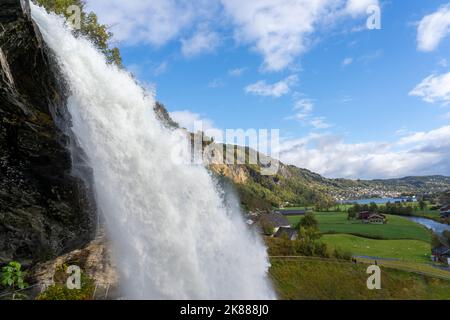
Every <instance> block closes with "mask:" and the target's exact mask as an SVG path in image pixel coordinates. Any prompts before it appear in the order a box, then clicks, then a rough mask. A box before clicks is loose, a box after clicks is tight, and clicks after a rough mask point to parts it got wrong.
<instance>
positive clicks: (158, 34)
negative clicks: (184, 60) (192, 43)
mask: <svg viewBox="0 0 450 320" xmlns="http://www.w3.org/2000/svg"><path fill="white" fill-rule="evenodd" d="M206 5H207V1H199V7H200V9H199V11H200V12H205V10H201V8H205V6H206ZM87 9H88V10H92V11H94V12H96V13H97V14H98V16H99V19H100V21H101V22H102V23H105V24H107V25H109V26H111V27H112V30H111V31H112V32H113V33H114V39H115V40H116V41H120V42H124V43H125V44H129V45H134V44H138V43H148V44H151V45H154V46H162V45H165V44H166V43H167V42H169V41H171V40H174V39H175V38H176V37H178V36H179V35H180V33H181V31H182V30H183V29H186V28H189V27H191V26H192V24H193V23H194V22H195V21H196V19H198V15H199V14H198V13H197V12H196V7H195V3H192V2H191V1H179V0H151V1H148V0H147V1H146V0H127V1H123V0H88V1H87Z"/></svg>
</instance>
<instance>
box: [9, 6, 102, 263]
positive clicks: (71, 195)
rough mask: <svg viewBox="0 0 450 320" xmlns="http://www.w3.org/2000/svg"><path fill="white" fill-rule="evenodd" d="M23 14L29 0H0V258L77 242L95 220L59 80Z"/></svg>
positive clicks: (48, 254) (41, 254) (46, 253)
mask: <svg viewBox="0 0 450 320" xmlns="http://www.w3.org/2000/svg"><path fill="white" fill-rule="evenodd" d="M29 16H30V15H29V9H28V6H27V1H20V0H0V264H2V263H5V262H8V261H11V260H18V261H20V262H22V263H23V264H25V265H29V264H32V263H35V262H37V261H44V260H47V259H51V258H53V257H55V256H57V255H60V254H63V253H66V252H69V251H71V250H73V249H77V248H80V247H82V246H83V245H85V244H86V243H88V242H89V241H90V240H91V239H92V236H93V231H94V227H95V223H94V221H95V218H94V208H93V206H92V205H91V204H92V203H93V202H92V199H90V198H89V197H88V194H90V193H89V192H88V189H87V187H85V183H84V182H83V180H81V179H80V178H77V177H75V175H74V174H73V172H74V170H73V168H72V167H73V160H72V158H71V153H70V152H69V150H68V146H69V145H70V144H73V143H71V141H72V139H71V138H70V136H68V135H66V134H63V133H62V131H61V128H62V127H63V126H67V125H68V124H69V120H68V117H67V113H66V112H65V102H66V97H65V95H64V88H63V86H62V84H61V83H62V81H60V79H61V78H60V77H59V76H58V71H57V70H56V63H54V62H53V61H52V60H51V59H52V57H51V54H50V53H49V51H48V50H47V48H46V47H45V44H44V42H43V41H42V38H41V36H40V34H39V30H38V28H37V26H36V25H35V24H34V23H33V22H32V21H31V19H30V18H29ZM56 123H58V124H59V126H57V125H56ZM82 167H83V166H82V165H81V166H78V168H82ZM77 171H78V172H80V170H77ZM84 171H85V170H84ZM84 173H86V172H84Z"/></svg>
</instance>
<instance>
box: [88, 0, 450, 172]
mask: <svg viewBox="0 0 450 320" xmlns="http://www.w3.org/2000/svg"><path fill="white" fill-rule="evenodd" d="M87 2H88V8H89V9H92V10H94V11H95V12H96V13H97V14H98V15H99V18H100V20H101V22H103V23H106V24H108V25H111V26H112V31H113V33H114V34H115V39H114V41H115V42H114V44H115V45H117V46H119V47H120V49H121V52H122V56H123V60H124V64H125V66H126V67H127V69H128V70H130V71H131V72H132V73H134V74H135V76H136V77H137V78H138V79H139V80H140V81H141V82H142V83H145V84H147V85H151V86H154V87H155V88H156V93H157V99H158V100H159V101H161V102H163V103H164V104H165V105H166V107H167V108H168V110H169V111H170V112H171V113H172V115H173V117H174V118H175V120H178V121H179V122H180V123H181V124H182V125H184V126H186V127H189V126H190V124H191V123H192V121H193V120H194V119H204V121H205V123H206V124H207V126H209V127H214V128H219V129H227V128H231V129H233V128H243V129H248V128H255V129H271V128H275V129H280V134H281V137H282V143H281V147H280V151H281V153H280V155H279V157H280V158H281V160H282V161H284V162H286V163H290V164H294V165H297V166H299V167H305V168H308V169H310V170H313V171H315V172H318V173H321V174H323V175H325V176H328V177H348V178H388V177H399V176H406V175H425V174H445V175H450V164H449V163H450V161H449V160H450V159H449V157H450V3H448V2H447V1H438V0H427V1H423V0H410V1H403V0H391V1H378V0H311V1H306V0H247V1H244V2H243V1H237V0H220V1H219V0H196V1H194V0H191V1H187V0H184V1H181V0H180V1H178V0H152V1H151V0H148V1H145V0H140V1H137V0H130V1H119V0H108V1H107V0H88V1H87ZM371 6H372V7H371ZM373 6H378V7H379V8H380V10H381V29H380V30H369V29H368V28H367V27H366V21H367V19H368V18H369V16H370V13H369V14H368V13H367V9H368V8H373ZM371 12H373V11H371Z"/></svg>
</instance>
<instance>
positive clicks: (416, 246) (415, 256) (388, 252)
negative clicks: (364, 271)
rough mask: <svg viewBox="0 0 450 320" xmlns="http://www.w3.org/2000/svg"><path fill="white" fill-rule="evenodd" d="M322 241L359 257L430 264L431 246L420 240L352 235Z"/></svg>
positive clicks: (332, 235)
mask: <svg viewBox="0 0 450 320" xmlns="http://www.w3.org/2000/svg"><path fill="white" fill-rule="evenodd" d="M321 240H322V241H323V242H325V243H326V244H327V245H328V246H329V247H330V248H333V249H334V248H340V249H342V250H344V251H348V252H351V253H352V254H353V255H357V256H371V257H383V258H390V259H400V260H405V261H416V262H425V263H426V262H430V254H431V245H430V243H429V242H424V241H420V240H374V239H368V238H362V237H357V236H353V235H350V234H330V235H324V236H323V237H322V239H321Z"/></svg>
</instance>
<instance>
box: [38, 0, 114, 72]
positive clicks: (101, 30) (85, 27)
mask: <svg viewBox="0 0 450 320" xmlns="http://www.w3.org/2000/svg"><path fill="white" fill-rule="evenodd" d="M36 2H37V4H38V5H40V6H42V7H44V8H45V9H46V10H47V11H51V12H54V13H56V14H58V15H63V16H64V17H65V18H66V19H68V18H70V17H71V16H72V15H73V12H71V11H70V10H68V8H69V7H70V6H77V7H79V8H80V10H81V17H80V18H81V24H80V25H81V29H80V30H74V34H75V36H80V35H81V36H84V37H87V38H88V39H89V40H90V41H92V43H93V44H94V45H95V46H96V47H97V48H98V49H99V50H100V51H101V52H103V54H105V56H106V58H107V60H108V62H109V63H114V64H116V65H117V66H118V67H122V58H121V56H120V51H119V49H118V48H116V47H114V48H110V46H109V41H110V40H111V38H112V36H113V35H112V33H111V32H109V31H108V26H106V25H103V24H100V23H99V22H98V17H97V15H96V14H95V13H94V12H88V13H87V12H85V10H84V6H85V3H84V1H83V0H36Z"/></svg>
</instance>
